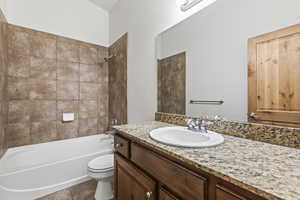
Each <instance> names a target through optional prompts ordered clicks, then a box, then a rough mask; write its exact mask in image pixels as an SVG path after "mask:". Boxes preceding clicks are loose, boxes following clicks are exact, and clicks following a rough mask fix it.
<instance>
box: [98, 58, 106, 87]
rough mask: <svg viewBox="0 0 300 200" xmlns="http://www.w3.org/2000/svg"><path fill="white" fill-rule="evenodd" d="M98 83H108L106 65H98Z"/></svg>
mask: <svg viewBox="0 0 300 200" xmlns="http://www.w3.org/2000/svg"><path fill="white" fill-rule="evenodd" d="M98 81H99V83H108V64H107V63H102V64H99V68H98Z"/></svg>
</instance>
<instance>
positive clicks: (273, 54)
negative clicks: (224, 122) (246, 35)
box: [248, 25, 300, 127]
mask: <svg viewBox="0 0 300 200" xmlns="http://www.w3.org/2000/svg"><path fill="white" fill-rule="evenodd" d="M248 46H249V67H248V84H249V91H248V92H249V96H248V99H249V107H248V114H249V121H251V122H259V123H268V124H277V125H288V126H295V127H299V126H300V25H295V26H291V27H288V28H285V29H281V30H278V31H275V32H272V33H268V34H265V35H261V36H258V37H255V38H251V39H249V44H248Z"/></svg>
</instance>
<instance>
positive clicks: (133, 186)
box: [115, 155, 156, 200]
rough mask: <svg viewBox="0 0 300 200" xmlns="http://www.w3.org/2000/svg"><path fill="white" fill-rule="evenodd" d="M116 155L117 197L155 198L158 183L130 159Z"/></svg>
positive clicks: (119, 199) (122, 199) (132, 199)
mask: <svg viewBox="0 0 300 200" xmlns="http://www.w3.org/2000/svg"><path fill="white" fill-rule="evenodd" d="M115 156H116V158H115V159H116V160H115V181H116V182H115V184H116V187H115V188H116V191H115V196H116V197H115V199H116V200H154V199H155V195H156V191H155V187H156V183H155V182H154V181H153V180H152V179H151V178H149V177H148V176H146V175H145V174H144V173H142V172H141V171H140V170H138V169H136V168H135V167H134V166H133V165H132V164H130V163H129V162H128V161H126V160H124V159H123V158H121V157H120V156H118V155H115Z"/></svg>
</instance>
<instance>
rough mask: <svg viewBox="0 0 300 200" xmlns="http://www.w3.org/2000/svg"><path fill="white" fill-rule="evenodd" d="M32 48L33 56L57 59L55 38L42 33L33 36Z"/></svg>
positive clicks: (31, 38)
mask: <svg viewBox="0 0 300 200" xmlns="http://www.w3.org/2000/svg"><path fill="white" fill-rule="evenodd" d="M30 47H31V55H32V56H35V57H41V58H52V59H56V37H54V36H49V35H48V34H42V33H40V32H39V33H34V34H31V35H30Z"/></svg>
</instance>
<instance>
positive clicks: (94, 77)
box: [80, 64, 100, 83]
mask: <svg viewBox="0 0 300 200" xmlns="http://www.w3.org/2000/svg"><path fill="white" fill-rule="evenodd" d="M99 68H100V67H99V65H86V64H80V81H81V82H94V83H97V82H98V74H99Z"/></svg>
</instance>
